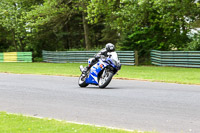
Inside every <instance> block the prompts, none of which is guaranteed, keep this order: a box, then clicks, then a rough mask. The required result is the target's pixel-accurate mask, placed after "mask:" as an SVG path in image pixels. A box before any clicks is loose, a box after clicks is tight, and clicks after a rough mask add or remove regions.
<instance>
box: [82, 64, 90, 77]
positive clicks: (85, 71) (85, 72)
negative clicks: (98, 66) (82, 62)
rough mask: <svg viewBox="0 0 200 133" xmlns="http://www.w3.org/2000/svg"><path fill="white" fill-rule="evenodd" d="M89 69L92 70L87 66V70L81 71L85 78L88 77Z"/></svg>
mask: <svg viewBox="0 0 200 133" xmlns="http://www.w3.org/2000/svg"><path fill="white" fill-rule="evenodd" d="M89 69H90V67H89V66H86V67H85V68H83V69H82V70H81V71H82V75H83V76H86V75H87V72H88V70H89Z"/></svg>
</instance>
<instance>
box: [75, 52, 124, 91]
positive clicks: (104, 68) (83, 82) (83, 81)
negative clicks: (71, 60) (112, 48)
mask: <svg viewBox="0 0 200 133" xmlns="http://www.w3.org/2000/svg"><path fill="white" fill-rule="evenodd" d="M91 60H92V59H89V60H88V64H89V63H90V62H91ZM120 69H121V64H120V60H119V59H118V56H117V53H116V52H109V53H108V57H104V58H100V59H99V60H98V62H97V63H96V64H94V65H93V66H92V67H91V68H90V69H89V70H88V71H87V73H86V74H83V73H82V74H81V76H80V77H79V80H78V84H79V86H80V87H87V86H88V85H89V84H92V85H98V86H99V88H105V87H106V86H107V85H108V84H109V83H110V81H111V80H112V77H113V76H114V75H115V74H116V73H117V72H118V71H119V70H120ZM83 70H84V68H83V66H82V65H81V66H80V71H81V72H83Z"/></svg>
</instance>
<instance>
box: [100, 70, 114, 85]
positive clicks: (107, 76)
mask: <svg viewBox="0 0 200 133" xmlns="http://www.w3.org/2000/svg"><path fill="white" fill-rule="evenodd" d="M113 75H114V74H113V73H112V72H106V73H105V76H104V75H103V74H102V75H101V76H100V78H99V88H105V87H106V86H107V85H108V84H109V83H110V81H111V79H112V77H113Z"/></svg>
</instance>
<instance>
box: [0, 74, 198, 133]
mask: <svg viewBox="0 0 200 133" xmlns="http://www.w3.org/2000/svg"><path fill="white" fill-rule="evenodd" d="M77 80H78V78H76V77H62V76H44V75H43V76H42V75H19V74H5V73H1V74H0V111H7V112H10V113H22V114H26V115H31V116H37V117H49V118H56V119H61V120H67V121H74V122H80V123H90V124H95V125H102V126H109V127H117V128H124V129H131V130H141V131H152V130H156V131H159V132H160V133H200V86H197V85H180V84H172V83H158V82H147V81H136V80H112V81H111V83H110V85H109V86H108V87H107V89H99V88H98V87H96V86H92V85H91V86H89V87H87V88H80V87H79V86H78V85H77Z"/></svg>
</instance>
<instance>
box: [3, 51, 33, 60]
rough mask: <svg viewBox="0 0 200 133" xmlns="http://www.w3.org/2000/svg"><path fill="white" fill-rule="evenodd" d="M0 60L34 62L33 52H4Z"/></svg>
mask: <svg viewBox="0 0 200 133" xmlns="http://www.w3.org/2000/svg"><path fill="white" fill-rule="evenodd" d="M0 62H32V52H3V53H0Z"/></svg>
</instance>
